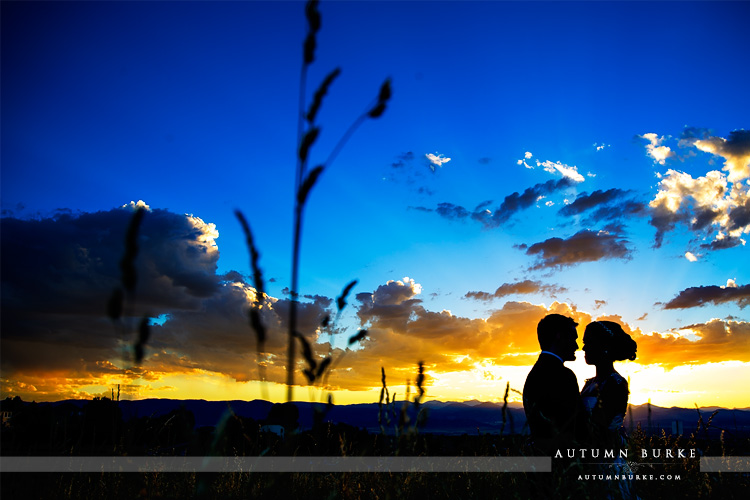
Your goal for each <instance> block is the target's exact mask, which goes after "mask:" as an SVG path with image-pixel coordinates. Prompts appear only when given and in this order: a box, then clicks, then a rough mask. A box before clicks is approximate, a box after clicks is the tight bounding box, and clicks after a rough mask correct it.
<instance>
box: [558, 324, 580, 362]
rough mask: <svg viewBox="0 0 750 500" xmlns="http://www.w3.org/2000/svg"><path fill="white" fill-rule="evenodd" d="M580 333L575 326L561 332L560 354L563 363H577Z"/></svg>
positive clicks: (559, 339) (559, 338)
mask: <svg viewBox="0 0 750 500" xmlns="http://www.w3.org/2000/svg"><path fill="white" fill-rule="evenodd" d="M577 339H578V332H577V331H576V327H575V326H571V327H570V328H568V329H567V330H563V331H561V332H560V334H559V336H558V352H557V355H558V356H560V357H561V358H562V359H563V361H575V359H576V351H577V350H578V342H576V340H577Z"/></svg>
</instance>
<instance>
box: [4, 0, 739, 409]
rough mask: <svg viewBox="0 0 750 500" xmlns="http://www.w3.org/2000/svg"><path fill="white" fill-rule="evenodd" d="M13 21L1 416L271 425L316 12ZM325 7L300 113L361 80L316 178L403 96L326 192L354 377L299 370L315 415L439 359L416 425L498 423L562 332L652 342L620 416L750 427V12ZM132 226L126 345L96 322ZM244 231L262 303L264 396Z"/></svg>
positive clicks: (318, 299) (342, 345)
mask: <svg viewBox="0 0 750 500" xmlns="http://www.w3.org/2000/svg"><path fill="white" fill-rule="evenodd" d="M0 8H1V9H2V13H1V14H2V16H1V17H2V49H1V50H2V52H1V56H2V57H1V60H2V84H1V85H2V87H1V91H2V95H1V96H0V97H1V99H2V131H1V133H2V149H1V155H2V156H1V158H0V160H1V163H0V164H1V169H2V170H1V174H2V177H1V179H0V181H1V182H0V190H1V191H0V195H1V198H0V202H1V204H2V220H1V221H0V246H1V248H0V258H1V263H2V267H1V269H0V278H1V279H2V289H1V300H2V314H1V316H0V317H1V323H0V327H1V329H0V395H1V396H2V398H5V397H7V396H15V395H19V396H21V397H22V398H23V399H24V400H36V401H49V400H59V399H66V398H90V397H93V396H96V395H109V394H110V391H111V389H112V388H114V387H116V386H117V384H121V390H122V396H121V397H122V398H125V399H136V398H146V397H160V398H175V399H211V400H224V399H227V400H229V399H244V400H248V399H258V398H269V399H273V400H283V399H284V397H285V387H284V385H283V381H284V380H285V364H286V347H285V346H286V342H287V338H286V333H285V332H286V330H285V328H286V324H287V314H288V310H289V288H288V287H289V286H290V282H291V277H290V276H291V247H292V217H293V200H294V197H295V196H294V193H293V186H294V169H295V161H296V150H297V147H296V141H297V117H298V113H299V107H298V92H299V84H300V67H301V64H302V43H303V40H304V38H305V34H306V21H305V16H304V4H302V3H299V2H64V1H61V2H2V4H0ZM320 11H321V14H322V29H321V31H320V33H319V35H318V39H317V51H316V60H315V62H314V63H313V64H312V66H311V67H310V71H309V74H308V80H307V81H308V85H307V98H308V101H309V99H310V98H311V96H312V95H313V93H314V92H315V89H316V87H317V86H318V85H319V83H320V82H321V81H322V80H323V78H325V76H326V75H327V74H328V73H329V72H330V71H331V70H333V69H334V68H336V67H341V75H340V76H339V77H338V79H337V80H336V81H335V82H334V83H333V85H332V86H331V88H330V91H329V92H328V95H327V96H326V98H325V101H324V102H323V107H322V108H321V111H320V113H319V115H318V122H319V124H320V126H321V134H320V138H319V139H318V141H317V142H316V143H315V145H314V147H313V149H312V151H311V162H312V165H316V164H318V163H322V162H324V161H326V158H328V155H329V153H330V152H331V150H332V149H333V148H334V146H335V145H336V143H337V142H338V140H339V138H340V137H341V136H342V134H344V132H345V131H346V130H347V128H348V127H349V125H350V124H351V123H352V122H353V121H354V120H355V119H356V118H357V117H358V116H359V115H360V114H361V113H362V112H364V111H366V110H367V109H368V107H369V106H371V105H372V102H373V99H374V98H375V97H376V96H377V95H378V89H379V88H380V85H381V83H382V82H383V80H384V79H385V78H391V81H392V87H393V97H392V99H391V100H390V102H389V103H388V107H387V110H386V112H385V114H384V115H383V116H382V117H381V118H379V119H375V120H368V121H366V122H365V123H364V124H363V125H362V126H361V127H360V128H359V129H358V130H357V132H356V133H355V135H354V136H353V137H352V138H351V139H350V140H349V141H348V142H347V143H346V145H345V147H344V149H343V150H342V151H341V153H340V154H339V155H338V156H337V157H336V158H335V161H333V162H332V163H331V164H329V165H327V166H326V170H325V172H324V173H323V175H322V176H321V177H320V179H319V181H318V183H317V184H316V186H315V187H314V188H313V190H312V192H311V194H310V198H309V201H308V205H307V209H306V212H305V220H304V230H303V236H302V259H301V276H300V293H302V294H303V295H304V296H305V298H304V300H303V302H304V305H303V306H302V310H301V325H300V329H301V332H302V333H303V334H304V335H306V337H307V338H308V339H309V340H310V341H311V342H313V344H314V348H315V352H316V354H317V355H318V356H320V357H321V358H320V359H322V356H325V355H327V354H328V353H329V351H330V352H332V354H333V357H334V359H335V360H336V361H335V362H334V365H335V367H334V369H333V370H332V372H331V374H330V377H329V378H328V380H327V382H328V386H327V387H326V386H322V385H317V386H316V387H314V388H309V387H307V386H306V385H304V380H303V379H304V377H303V376H302V374H301V371H299V370H298V372H297V374H296V380H297V382H298V383H299V384H300V386H299V387H297V388H296V389H295V393H294V394H295V399H298V400H320V399H321V398H324V397H325V395H326V394H327V393H328V392H332V393H333V397H334V400H335V401H336V402H337V403H354V402H375V401H377V398H378V393H379V387H380V369H381V367H384V369H385V371H386V374H387V376H388V382H389V387H390V388H391V390H395V391H396V392H397V393H398V397H399V398H402V397H403V395H404V393H405V381H406V380H407V379H410V380H411V381H412V384H413V381H414V379H415V377H416V373H417V363H418V362H419V361H424V363H425V369H426V373H427V376H428V377H427V384H428V387H427V397H428V399H437V400H443V401H448V400H458V401H462V400H469V399H479V400H486V401H496V400H501V399H502V397H503V393H504V390H505V386H506V383H508V382H509V383H510V386H511V388H513V389H516V390H520V389H522V387H523V383H524V379H525V377H526V374H527V373H528V371H529V370H530V368H531V366H532V365H533V363H534V361H535V360H536V357H537V355H538V352H539V346H538V343H537V339H536V324H537V323H538V321H539V320H540V319H541V318H542V317H543V316H544V315H546V314H548V313H550V312H556V313H561V314H566V315H570V316H572V317H573V318H575V319H576V321H578V323H579V335H580V336H581V337H582V336H583V329H584V327H585V325H586V324H588V322H590V321H592V320H595V319H609V320H614V321H617V322H619V323H620V324H622V326H623V327H624V329H625V330H626V331H627V332H629V333H632V335H633V338H634V339H635V340H636V342H637V343H638V352H637V359H636V360H635V361H628V362H619V363H617V364H616V368H617V369H618V371H619V372H620V373H621V374H622V375H623V376H625V377H629V378H630V390H631V396H630V402H631V403H634V404H642V403H645V402H646V401H648V400H650V401H651V402H652V403H653V404H656V405H659V406H683V407H692V406H693V405H694V404H696V403H697V404H698V405H699V406H724V407H730V408H734V407H737V408H745V407H750V387H749V385H748V380H750V315H749V314H748V311H749V310H750V309H748V308H747V306H748V305H749V304H750V259H749V258H748V257H749V256H750V251H749V248H748V245H747V241H748V240H749V239H750V130H746V127H748V126H750V121H749V120H750V93H748V91H747V82H748V81H750V65H749V64H748V50H747V40H748V39H747V31H746V30H747V19H749V18H750V3H748V2H726V3H724V2H700V1H696V2H662V3H651V2H596V1H594V2H579V3H569V2H562V1H561V2H550V3H547V2H431V1H419V2H417V1H415V2H399V1H373V2H330V3H329V2H323V3H322V4H321V6H320ZM138 205H140V206H145V207H148V211H147V213H146V215H145V217H144V220H143V225H142V227H141V231H140V240H139V244H140V251H139V254H138V257H137V261H136V266H137V272H138V292H137V295H136V300H135V304H134V305H133V306H132V307H130V308H129V309H128V310H129V311H130V312H131V313H132V314H133V315H134V317H133V318H130V319H132V321H128V322H127V324H129V325H131V326H130V327H128V326H127V325H126V326H123V325H115V324H113V322H112V321H111V320H110V319H109V318H108V317H107V314H106V303H107V299H108V298H109V296H110V294H111V293H112V290H113V289H114V288H115V287H117V286H118V284H119V283H120V268H119V262H120V259H121V257H122V255H123V249H124V243H123V242H124V238H125V232H126V228H127V225H128V221H129V220H130V217H131V215H132V213H133V207H135V206H138ZM235 209H240V210H242V211H243V212H244V213H245V215H246V216H247V218H248V221H249V223H250V225H251V227H252V229H253V232H254V236H255V238H256V243H257V245H258V248H259V250H260V252H261V256H260V266H261V268H262V270H263V276H264V278H265V280H266V292H267V293H268V294H269V296H270V298H269V299H268V301H267V302H266V306H265V307H264V311H263V315H262V319H263V321H264V324H265V325H266V326H267V328H268V330H269V339H268V341H267V343H266V349H267V351H268V352H267V353H265V355H264V357H265V360H266V364H267V370H266V377H267V378H268V380H269V382H265V383H259V382H258V379H259V372H258V366H257V357H256V352H255V337H254V334H253V332H252V330H251V329H250V327H249V325H248V321H247V310H248V308H249V307H250V304H251V302H252V300H253V299H254V297H255V294H254V289H253V288H252V286H251V284H252V281H251V270H250V264H249V255H248V251H247V247H246V244H245V239H244V236H243V234H242V230H241V228H240V225H239V224H238V222H237V220H236V219H235V216H234V213H233V211H234V210H235ZM353 279H357V280H358V284H357V285H356V287H355V288H354V289H353V291H352V293H351V294H350V295H349V297H348V300H347V301H348V305H347V306H346V308H345V309H344V311H343V314H342V315H341V317H340V318H339V319H338V322H337V323H336V328H335V330H336V331H335V332H334V334H332V335H329V333H328V332H324V331H321V330H320V328H319V325H320V324H321V321H322V320H323V318H324V317H325V316H326V314H329V313H330V314H332V315H333V316H335V310H336V303H335V301H336V297H337V296H338V295H339V294H340V293H341V291H342V289H343V288H344V286H345V285H346V284H347V283H348V282H350V281H351V280H353ZM144 314H145V315H148V316H150V317H151V318H152V323H153V325H152V331H151V338H150V340H149V342H148V344H147V345H146V356H145V359H144V362H143V363H142V365H141V366H134V364H133V360H132V356H131V353H130V348H131V346H132V343H133V341H134V338H135V334H134V332H133V330H134V328H135V326H134V325H135V324H136V323H137V317H135V316H138V317H139V316H142V315H144ZM129 328H130V329H129ZM359 329H367V330H368V331H369V335H368V336H367V337H366V338H365V340H363V341H362V342H361V343H359V344H358V345H356V346H354V347H352V348H350V349H349V350H348V351H347V339H348V338H349V337H350V336H352V335H354V334H356V333H357V331H358V330H359ZM581 344H582V342H581V340H580V339H579V345H581ZM577 357H578V359H577V360H576V361H575V362H573V363H568V365H569V366H571V368H573V370H574V371H575V373H576V375H577V377H578V381H579V384H580V385H581V386H582V385H583V383H584V381H585V379H586V378H588V377H591V376H593V375H594V367H592V366H587V365H586V364H585V362H584V361H583V353H582V352H580V351H579V352H578V355H577ZM302 367H303V365H302V364H300V369H301V368H302ZM413 391H414V390H413V388H412V393H413ZM511 398H512V399H513V400H516V401H520V396H519V394H518V393H515V392H512V393H511Z"/></svg>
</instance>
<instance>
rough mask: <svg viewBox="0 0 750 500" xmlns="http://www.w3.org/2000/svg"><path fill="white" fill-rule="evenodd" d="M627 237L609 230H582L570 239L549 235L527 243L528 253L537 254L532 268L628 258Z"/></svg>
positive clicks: (522, 246)
mask: <svg viewBox="0 0 750 500" xmlns="http://www.w3.org/2000/svg"><path fill="white" fill-rule="evenodd" d="M627 243H628V241H627V240H625V239H623V238H621V237H619V236H618V235H617V234H612V233H609V232H607V231H598V232H596V231H589V230H582V231H579V232H578V233H576V234H574V235H573V236H571V237H570V238H568V239H562V238H549V239H547V240H545V241H542V242H540V243H534V244H533V245H531V246H529V247H527V246H526V245H521V246H520V247H519V248H521V249H522V250H526V255H535V256H537V262H536V264H534V265H533V266H532V267H531V269H543V268H561V267H567V266H572V265H575V264H579V263H581V262H595V261H598V260H603V259H629V258H630V257H631V253H632V252H631V250H630V249H629V248H628V247H627Z"/></svg>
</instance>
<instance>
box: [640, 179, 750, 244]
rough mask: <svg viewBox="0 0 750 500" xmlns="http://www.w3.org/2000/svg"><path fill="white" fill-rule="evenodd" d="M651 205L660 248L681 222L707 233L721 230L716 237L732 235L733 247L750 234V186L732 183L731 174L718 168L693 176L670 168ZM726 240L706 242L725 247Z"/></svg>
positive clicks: (715, 238) (692, 228) (694, 229)
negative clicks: (729, 178) (729, 179)
mask: <svg viewBox="0 0 750 500" xmlns="http://www.w3.org/2000/svg"><path fill="white" fill-rule="evenodd" d="M649 206H650V207H651V209H652V210H651V221H650V223H651V225H652V226H654V227H655V228H656V236H655V243H656V246H657V247H658V246H661V244H662V242H663V239H664V235H665V234H666V233H667V232H669V231H672V230H674V229H675V228H676V226H677V225H678V224H684V225H687V226H688V227H689V228H690V229H691V230H693V231H695V232H698V233H701V234H704V235H710V234H711V233H713V232H715V231H717V234H716V235H715V236H714V238H713V239H714V240H722V239H724V238H725V236H728V237H729V238H730V239H731V240H734V243H733V244H732V245H731V246H736V245H737V244H740V243H741V244H744V241H742V235H743V234H747V233H750V187H748V186H745V185H743V184H741V183H735V184H733V185H732V186H731V187H730V186H728V182H727V177H726V176H725V175H724V174H723V173H722V172H719V171H717V170H712V171H710V172H708V173H707V174H706V175H705V176H701V177H697V178H693V177H692V176H691V175H690V174H687V173H685V172H679V171H676V170H672V169H669V170H668V171H667V173H666V175H664V176H662V179H661V181H660V182H659V191H658V192H657V194H656V196H655V197H654V199H653V200H652V201H651V202H650V204H649ZM725 233H726V234H725ZM726 243H728V242H721V243H716V244H713V245H712V244H710V243H708V244H706V245H707V248H724V247H725V245H726Z"/></svg>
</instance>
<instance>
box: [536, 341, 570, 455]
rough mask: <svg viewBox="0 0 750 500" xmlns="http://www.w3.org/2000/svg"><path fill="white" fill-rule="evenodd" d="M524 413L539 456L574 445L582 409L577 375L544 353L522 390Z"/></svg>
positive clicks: (556, 359)
mask: <svg viewBox="0 0 750 500" xmlns="http://www.w3.org/2000/svg"><path fill="white" fill-rule="evenodd" d="M523 409H524V411H525V412H526V420H527V421H528V423H529V430H530V431H531V437H532V439H533V440H534V445H535V447H536V448H537V450H538V451H539V452H542V453H545V454H547V453H554V451H555V450H557V449H558V448H563V449H564V448H567V447H568V446H569V445H572V444H573V442H574V440H575V436H576V431H577V429H576V425H577V420H578V418H579V412H580V409H581V395H580V393H579V392H578V380H577V379H576V376H575V374H574V373H573V372H572V371H571V370H570V369H569V368H566V367H565V366H564V365H563V363H562V361H561V360H560V359H558V358H557V357H556V356H554V355H552V354H548V353H546V352H543V353H541V354H540V355H539V359H538V360H537V362H536V363H535V364H534V367H533V368H532V369H531V372H529V376H528V377H527V378H526V384H525V385H524V386H523ZM578 431H579V432H580V429H578Z"/></svg>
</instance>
